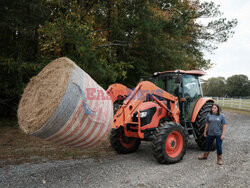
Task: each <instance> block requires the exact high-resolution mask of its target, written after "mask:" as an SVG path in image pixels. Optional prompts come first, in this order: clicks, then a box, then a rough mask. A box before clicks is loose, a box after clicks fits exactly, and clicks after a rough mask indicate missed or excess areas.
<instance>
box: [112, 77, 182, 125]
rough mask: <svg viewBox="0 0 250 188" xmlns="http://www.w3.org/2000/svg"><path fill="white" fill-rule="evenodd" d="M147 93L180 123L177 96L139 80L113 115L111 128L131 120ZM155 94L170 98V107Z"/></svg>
mask: <svg viewBox="0 0 250 188" xmlns="http://www.w3.org/2000/svg"><path fill="white" fill-rule="evenodd" d="M147 95H151V96H153V99H154V100H155V101H156V102H157V103H158V104H159V105H160V106H162V107H164V108H166V109H167V110H168V111H170V114H171V118H172V120H173V121H175V122H177V123H180V120H179V113H180V111H179V107H178V98H177V97H175V96H173V95H171V94H169V93H168V92H166V91H164V90H163V89H161V88H159V87H157V86H156V85H155V84H153V83H152V82H149V81H143V82H140V83H139V84H138V85H137V86H136V88H135V89H134V90H133V92H132V93H131V94H130V95H129V97H127V98H126V100H125V101H124V102H123V105H122V106H121V107H120V108H119V109H118V111H117V112H116V114H115V116H114V121H113V128H118V127H120V126H125V125H126V124H127V123H133V122H132V116H133V114H134V113H135V112H137V111H138V108H139V106H140V105H141V103H143V101H145V100H146V99H147ZM155 96H160V97H162V98H164V99H167V100H170V109H168V108H167V107H166V105H164V104H163V103H162V102H161V101H159V100H158V99H157V98H156V97H155Z"/></svg>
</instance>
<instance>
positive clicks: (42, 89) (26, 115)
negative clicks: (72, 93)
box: [17, 57, 74, 134]
mask: <svg viewBox="0 0 250 188" xmlns="http://www.w3.org/2000/svg"><path fill="white" fill-rule="evenodd" d="M73 67H74V62H73V61H71V60H70V59H68V58H66V57H62V58H58V59H56V60H54V61H52V62H51V63H49V64H48V65H47V66H46V67H44V68H43V70H42V71H41V72H40V73H39V74H38V75H37V76H35V77H33V78H31V80H30V82H29V83H28V85H27V87H26V88H25V89H24V93H23V95H22V98H21V101H20V103H19V106H18V112H17V115H18V124H19V126H20V128H21V129H22V130H23V131H24V132H25V133H27V134H32V133H34V132H35V131H37V130H39V129H40V128H41V127H42V126H43V124H44V123H45V122H46V121H47V120H48V119H49V118H50V117H51V116H52V114H53V112H54V111H55V110H56V108H57V107H58V105H59V104H60V101H61V100H62V97H63V96H64V93H65V91H66V89H67V86H68V83H69V80H70V76H71V73H72V69H73Z"/></svg>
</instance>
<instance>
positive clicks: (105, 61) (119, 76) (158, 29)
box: [0, 0, 237, 114]
mask: <svg viewBox="0 0 250 188" xmlns="http://www.w3.org/2000/svg"><path fill="white" fill-rule="evenodd" d="M220 14H221V13H220V11H219V7H218V6H216V5H215V4H214V3H212V2H211V3H202V4H199V3H198V1H197V2H196V1H187V0H185V1H179V0H157V1H156V0H147V1H145V0H131V1H127V0H71V1H70V0H60V1H59V0H50V1H48V0H22V1H20V0H8V1H7V0H1V1H0V33H1V35H0V79H1V85H0V91H1V93H0V112H1V114H3V113H2V112H6V113H7V114H9V112H8V110H6V108H9V107H8V106H11V107H13V108H16V106H17V103H18V100H19V98H20V95H21V93H22V92H23V88H24V87H25V85H26V84H27V82H28V81H29V79H30V78H31V77H32V76H34V75H36V74H37V73H38V72H39V71H40V70H41V69H42V68H43V67H44V66H45V65H46V64H48V63H49V62H50V61H51V60H52V59H54V58H57V57H59V56H67V57H69V58H71V59H72V60H74V61H75V62H76V63H78V65H79V66H80V67H81V68H82V69H83V70H84V71H86V72H87V73H89V74H90V75H91V76H92V77H93V78H94V79H95V80H96V81H97V82H98V83H99V84H100V85H101V86H103V87H105V88H107V86H108V85H110V84H112V83H114V82H122V83H123V84H125V85H127V86H130V87H134V86H135V85H136V84H137V82H138V80H139V77H140V76H142V75H143V76H149V75H152V74H153V73H154V72H156V71H164V70H173V69H207V68H209V67H210V66H211V63H210V61H209V60H207V59H205V58H204V54H203V51H204V50H208V51H212V50H213V49H215V48H216V44H218V43H221V42H225V41H226V40H227V39H228V38H229V37H230V36H232V34H233V28H234V27H235V26H236V24H237V21H236V20H230V21H227V20H226V19H225V18H220V17H218V16H220ZM204 17H208V18H211V17H213V18H214V20H213V21H211V22H210V23H208V24H207V25H202V24H200V23H199V22H197V19H199V18H204ZM12 100H13V102H11V101H12ZM1 109H2V110H1Z"/></svg>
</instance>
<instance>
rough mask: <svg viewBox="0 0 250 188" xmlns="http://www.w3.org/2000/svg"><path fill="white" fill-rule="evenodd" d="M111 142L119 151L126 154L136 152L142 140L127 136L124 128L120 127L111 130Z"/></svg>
mask: <svg viewBox="0 0 250 188" xmlns="http://www.w3.org/2000/svg"><path fill="white" fill-rule="evenodd" d="M110 143H111V146H112V147H113V148H114V149H115V150H116V152H117V153H119V154H126V153H133V152H135V151H136V150H137V149H138V148H139V146H140V144H141V140H140V139H139V138H129V137H127V136H126V135H125V134H124V129H123V128H122V127H120V128H118V129H112V130H111V134H110Z"/></svg>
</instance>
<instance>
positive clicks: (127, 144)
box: [120, 135, 136, 149]
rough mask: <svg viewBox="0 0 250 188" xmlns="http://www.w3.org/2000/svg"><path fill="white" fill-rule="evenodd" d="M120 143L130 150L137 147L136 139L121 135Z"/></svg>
mask: <svg viewBox="0 0 250 188" xmlns="http://www.w3.org/2000/svg"><path fill="white" fill-rule="evenodd" d="M120 142H121V144H122V146H123V147H125V148H127V149H129V148H131V147H133V146H134V145H135V142H136V139H133V138H128V137H126V136H123V135H121V136H120Z"/></svg>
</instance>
